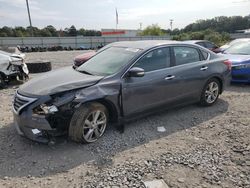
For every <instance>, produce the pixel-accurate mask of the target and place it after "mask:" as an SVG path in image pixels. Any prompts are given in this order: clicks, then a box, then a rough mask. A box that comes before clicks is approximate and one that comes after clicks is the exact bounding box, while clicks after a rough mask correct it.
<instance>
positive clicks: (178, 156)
mask: <svg viewBox="0 0 250 188" xmlns="http://www.w3.org/2000/svg"><path fill="white" fill-rule="evenodd" d="M80 53H82V52H79V51H74V52H44V53H30V54H27V59H28V60H32V59H37V58H40V59H48V60H50V61H51V62H52V63H53V68H54V69H56V68H58V67H61V66H65V65H70V64H71V63H72V59H73V57H74V56H75V55H77V54H80ZM34 76H37V75H32V77H34ZM17 87H18V86H10V87H9V88H8V89H4V90H0V187H60V188H64V187H143V183H142V182H143V181H146V180H153V179H163V180H164V181H165V182H166V183H167V185H168V186H169V187H203V188H205V187H250V137H249V135H250V116H249V112H250V85H233V86H230V87H228V88H227V90H226V91H225V92H224V93H223V95H222V96H220V99H219V100H218V102H217V103H216V104H215V105H214V106H212V107H208V108H203V107H199V106H197V105H195V104H194V105H189V106H185V107H182V108H178V109H172V110H169V111H165V112H161V113H157V114H155V115H152V116H148V117H146V118H144V119H140V120H137V121H134V122H131V123H129V124H127V125H126V128H125V133H123V134H120V133H119V132H118V131H117V130H116V129H114V128H113V127H109V129H108V130H107V131H106V133H105V135H104V137H102V139H100V140H99V141H98V142H97V143H94V144H88V145H81V144H75V143H72V142H69V141H67V140H66V139H62V140H61V141H60V142H59V143H56V144H55V145H49V146H48V145H42V144H38V143H34V142H31V141H29V140H27V139H25V138H22V137H20V136H19V135H17V133H16V131H15V129H14V127H13V124H12V113H11V100H12V97H13V94H14V92H15V90H16V89H17ZM158 126H164V127H165V128H166V132H163V133H160V132H157V127H158Z"/></svg>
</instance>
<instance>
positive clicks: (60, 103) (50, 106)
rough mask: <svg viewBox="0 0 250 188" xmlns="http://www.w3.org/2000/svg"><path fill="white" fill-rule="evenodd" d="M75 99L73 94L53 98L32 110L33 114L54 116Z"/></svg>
mask: <svg viewBox="0 0 250 188" xmlns="http://www.w3.org/2000/svg"><path fill="white" fill-rule="evenodd" d="M74 98H75V93H74V92H70V93H66V94H64V95H61V96H58V95H57V96H54V97H53V98H51V100H50V101H48V102H46V103H43V104H41V105H39V106H37V107H36V108H34V109H33V113H34V114H38V115H47V114H54V113H56V112H58V111H59V110H60V111H61V110H64V109H63V107H64V106H66V105H67V104H70V102H72V101H73V100H74Z"/></svg>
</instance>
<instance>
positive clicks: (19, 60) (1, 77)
mask: <svg viewBox="0 0 250 188" xmlns="http://www.w3.org/2000/svg"><path fill="white" fill-rule="evenodd" d="M24 58H25V54H11V53H8V52H5V51H1V50H0V88H3V87H5V85H6V84H7V83H8V82H9V81H11V80H20V81H26V80H27V79H28V78H29V70H28V68H27V65H26V64H25V62H24Z"/></svg>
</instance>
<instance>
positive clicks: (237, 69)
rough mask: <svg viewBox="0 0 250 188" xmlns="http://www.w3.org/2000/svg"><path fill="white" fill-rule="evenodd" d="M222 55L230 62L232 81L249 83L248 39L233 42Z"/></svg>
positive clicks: (249, 52)
mask: <svg viewBox="0 0 250 188" xmlns="http://www.w3.org/2000/svg"><path fill="white" fill-rule="evenodd" d="M222 55H223V56H224V57H226V58H227V59H229V60H230V61H231V62H232V82H244V83H250V41H248V42H240V43H237V44H234V45H232V46H231V47H229V48H228V49H226V50H225V51H224V52H223V54H222Z"/></svg>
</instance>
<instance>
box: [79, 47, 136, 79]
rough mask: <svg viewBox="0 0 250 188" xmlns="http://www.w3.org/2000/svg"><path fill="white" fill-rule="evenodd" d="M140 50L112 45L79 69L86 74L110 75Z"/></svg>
mask: <svg viewBox="0 0 250 188" xmlns="http://www.w3.org/2000/svg"><path fill="white" fill-rule="evenodd" d="M138 51H139V49H134V48H122V47H110V48H108V49H106V50H104V51H102V52H100V53H99V54H97V55H95V56H94V57H92V58H91V59H89V60H88V61H87V62H85V63H84V64H83V65H81V66H80V67H79V68H78V69H77V70H78V71H80V72H83V73H86V74H93V75H101V76H108V75H112V74H114V73H116V72H117V71H118V70H120V69H121V68H122V67H123V66H124V65H126V64H127V63H128V62H129V61H130V60H131V59H132V58H133V57H134V56H135V54H136V53H137V52H138Z"/></svg>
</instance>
